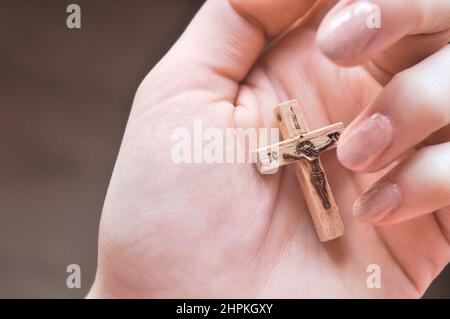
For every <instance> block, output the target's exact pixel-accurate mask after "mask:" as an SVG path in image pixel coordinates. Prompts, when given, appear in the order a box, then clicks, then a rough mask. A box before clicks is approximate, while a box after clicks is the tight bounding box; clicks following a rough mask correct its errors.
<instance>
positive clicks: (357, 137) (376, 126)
mask: <svg viewBox="0 0 450 319" xmlns="http://www.w3.org/2000/svg"><path fill="white" fill-rule="evenodd" d="M393 140H394V126H393V125H392V122H391V120H390V119H389V118H388V117H387V116H385V115H383V114H381V113H375V114H373V115H372V116H370V117H369V118H367V119H366V120H364V121H363V122H362V123H360V124H359V125H358V126H357V127H355V128H353V129H351V131H350V132H348V133H347V134H344V135H343V137H342V139H341V141H340V144H339V145H338V150H337V155H338V158H339V160H340V161H341V163H342V164H343V165H344V166H345V167H347V168H349V169H352V170H363V169H365V168H366V167H367V166H369V165H370V164H371V163H372V162H373V161H374V160H376V159H377V158H378V157H379V156H380V155H381V154H382V153H383V152H384V151H385V150H386V149H387V148H388V147H389V146H390V145H391V143H392V141H393Z"/></svg>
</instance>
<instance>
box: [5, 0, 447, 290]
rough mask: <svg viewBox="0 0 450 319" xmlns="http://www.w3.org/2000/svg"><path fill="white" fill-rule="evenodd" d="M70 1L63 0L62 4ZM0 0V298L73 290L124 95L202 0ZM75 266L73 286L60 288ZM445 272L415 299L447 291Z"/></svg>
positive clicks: (115, 143)
mask: <svg viewBox="0 0 450 319" xmlns="http://www.w3.org/2000/svg"><path fill="white" fill-rule="evenodd" d="M73 2H75V1H73ZM73 2H72V1H63V0H26V1H24V0H9V1H8V0H0V4H1V6H0V130H1V133H0V139H1V144H0V145H1V155H0V297H2V298H16V297H19V298H76V297H84V296H85V294H86V293H87V291H88V290H89V288H90V284H91V282H92V280H93V278H94V273H95V267H96V255H97V232H98V224H99V219H100V214H101V209H102V204H103V199H104V196H105V194H106V190H107V186H108V182H109V178H110V175H111V172H112V169H113V166H114V161H115V158H116V155H117V152H118V149H119V146H120V142H121V138H122V134H123V131H124V129H125V125H126V121H127V117H128V113H129V110H130V107H131V104H132V100H133V96H134V93H135V91H136V88H137V87H138V85H139V83H140V81H141V80H142V78H143V77H144V76H145V75H146V73H147V72H148V71H149V70H150V69H151V68H152V66H153V65H154V64H155V63H156V62H157V61H158V60H159V59H160V58H161V57H162V55H163V54H164V53H165V52H166V51H167V50H168V49H169V47H170V46H171V44H172V43H173V42H174V41H175V40H176V39H177V37H178V36H179V34H180V33H181V32H182V31H183V29H184V28H185V26H186V25H187V23H188V22H189V20H190V19H191V18H192V16H193V15H194V14H195V12H196V11H197V10H198V8H199V7H200V5H201V3H202V2H203V1H202V0H160V1H151V0H147V1H143V0H78V1H76V3H77V4H79V5H80V6H81V9H82V29H81V30H69V29H67V27H66V18H67V13H66V7H67V6H68V5H69V4H70V3H73ZM73 263H75V264H79V265H80V266H81V269H82V288H81V289H72V290H71V289H68V288H67V286H66V277H67V275H68V274H67V273H66V266H67V265H69V264H73ZM449 283H450V269H448V270H447V272H446V273H444V274H442V275H441V277H440V278H439V279H438V280H436V282H435V283H434V285H433V286H432V287H431V289H430V290H429V292H428V294H427V297H450V285H449Z"/></svg>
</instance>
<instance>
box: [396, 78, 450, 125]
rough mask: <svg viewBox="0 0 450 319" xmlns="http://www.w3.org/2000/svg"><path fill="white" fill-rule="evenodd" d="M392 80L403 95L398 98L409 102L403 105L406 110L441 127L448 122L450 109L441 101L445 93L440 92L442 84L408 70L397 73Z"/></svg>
mask: <svg viewBox="0 0 450 319" xmlns="http://www.w3.org/2000/svg"><path fill="white" fill-rule="evenodd" d="M393 80H394V81H395V82H396V87H397V88H398V87H399V88H400V92H401V93H400V94H401V95H403V96H402V98H401V99H400V100H401V101H404V102H406V103H408V104H409V105H405V106H404V107H406V108H407V109H408V112H410V113H413V115H415V116H416V117H417V118H418V119H421V120H423V121H425V122H427V123H433V124H434V126H439V127H442V126H445V125H447V124H448V123H450V111H449V110H448V106H446V103H445V101H442V100H443V98H442V97H443V96H445V95H446V94H443V93H444V92H442V86H440V85H436V83H434V82H433V81H431V80H428V79H422V78H421V77H420V76H417V75H410V74H408V72H401V73H399V74H397V75H396V76H394V79H393ZM443 102H444V103H443Z"/></svg>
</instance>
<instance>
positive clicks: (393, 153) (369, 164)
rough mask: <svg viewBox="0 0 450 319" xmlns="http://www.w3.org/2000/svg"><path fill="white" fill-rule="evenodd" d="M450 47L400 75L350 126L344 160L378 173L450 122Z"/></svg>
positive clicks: (342, 152)
mask: <svg viewBox="0 0 450 319" xmlns="http://www.w3.org/2000/svg"><path fill="white" fill-rule="evenodd" d="M449 69H450V46H447V47H446V48H444V49H442V50H441V51H439V52H438V53H436V54H434V55H433V56H431V57H429V58H427V59H426V60H424V61H422V62H421V63H419V64H418V65H416V66H415V67H413V68H411V69H408V70H406V71H403V72H402V73H399V74H398V75H397V76H396V77H394V78H393V80H392V81H391V82H390V83H389V84H388V85H387V86H386V87H385V88H384V89H383V90H382V91H381V92H380V94H379V95H378V97H377V98H376V99H375V101H374V102H373V103H372V105H371V106H370V107H369V108H367V109H366V110H364V111H363V112H362V113H361V114H360V115H359V116H358V117H357V118H356V119H355V120H354V121H353V123H351V124H350V125H349V127H348V128H347V129H346V130H345V132H344V134H343V135H342V137H341V140H340V143H339V144H338V150H337V154H338V157H339V159H340V161H341V163H342V164H343V165H344V166H346V167H347V168H349V169H352V170H355V171H365V172H369V171H376V170H378V169H380V168H382V167H385V166H387V165H388V164H389V163H391V162H393V161H394V160H395V159H396V158H397V157H399V156H400V155H401V154H403V153H404V152H406V151H407V150H409V149H411V148H413V147H414V146H415V145H417V144H419V143H420V142H421V141H423V140H425V139H426V138H427V137H428V136H429V135H431V134H432V133H433V132H436V131H438V130H439V129H441V128H444V127H445V126H446V125H448V124H449V123H450V107H449V105H450V90H449V89H448V88H449V87H450V77H449V71H448V70H449Z"/></svg>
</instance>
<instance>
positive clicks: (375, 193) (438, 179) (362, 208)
mask: <svg viewBox="0 0 450 319" xmlns="http://www.w3.org/2000/svg"><path fill="white" fill-rule="evenodd" d="M449 163H450V142H447V143H444V144H439V145H433V146H428V147H425V148H423V149H421V150H420V151H418V152H417V153H416V154H414V155H413V156H412V157H411V158H409V159H408V160H407V161H405V162H403V163H401V164H399V165H398V166H397V167H395V168H394V169H393V170H392V171H391V172H389V173H388V174H387V175H386V176H385V177H383V178H382V179H381V180H380V181H379V182H378V183H377V184H376V185H375V186H374V187H373V188H372V189H370V190H369V191H367V192H366V193H364V194H363V195H362V196H361V197H360V198H359V199H358V200H357V202H356V203H355V205H354V212H353V213H354V215H355V216H356V217H357V218H358V219H359V220H360V221H362V222H367V223H373V224H378V225H385V224H395V223H399V222H402V221H405V220H409V219H412V218H416V217H418V216H422V215H425V214H428V213H431V212H434V211H436V210H439V209H442V208H444V207H447V206H449V205H450V165H449ZM446 226H448V227H450V225H446Z"/></svg>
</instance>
